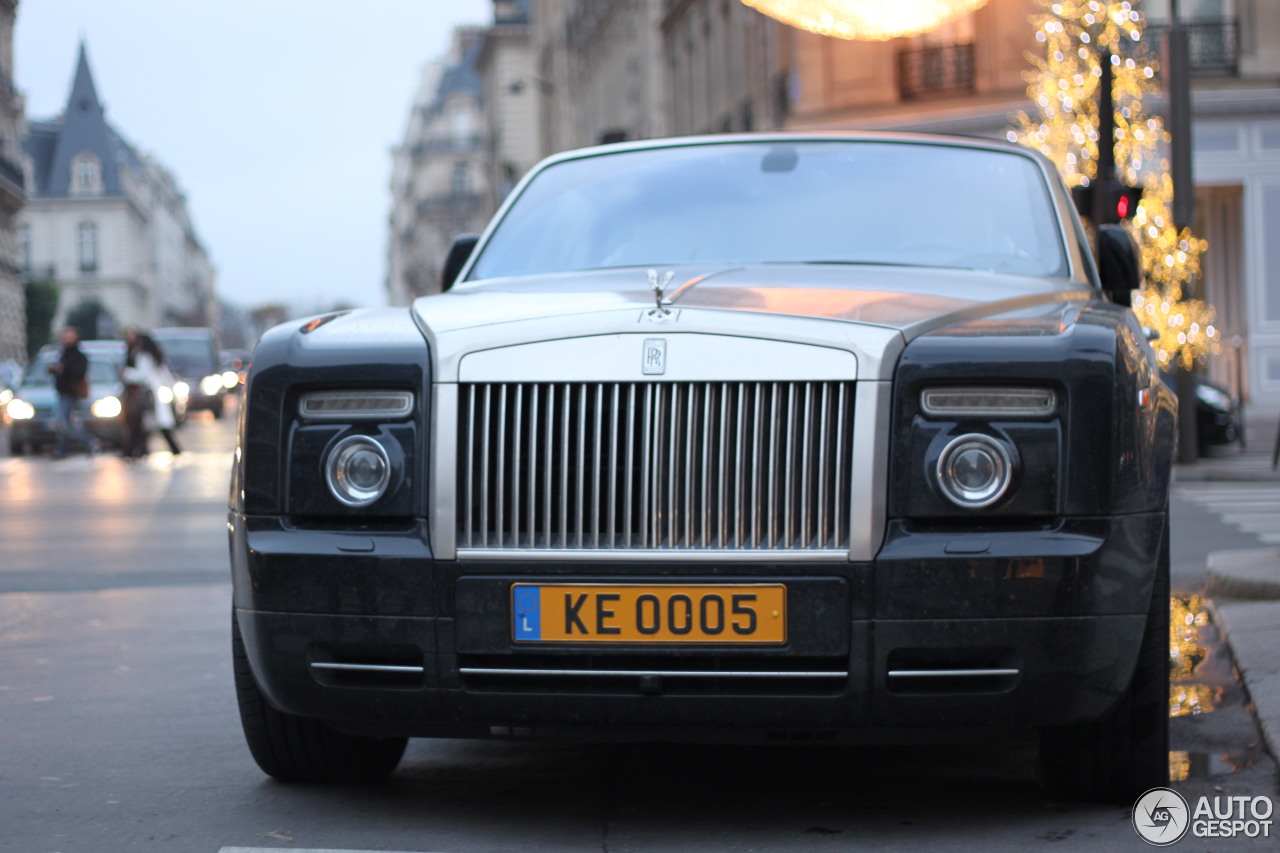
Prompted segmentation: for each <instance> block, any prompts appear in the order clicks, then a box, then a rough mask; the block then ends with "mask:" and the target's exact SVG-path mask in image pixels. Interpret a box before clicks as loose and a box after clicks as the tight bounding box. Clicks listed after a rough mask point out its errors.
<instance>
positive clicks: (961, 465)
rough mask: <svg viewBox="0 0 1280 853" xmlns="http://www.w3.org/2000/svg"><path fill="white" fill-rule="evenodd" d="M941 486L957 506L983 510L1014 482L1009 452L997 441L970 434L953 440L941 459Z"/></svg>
mask: <svg viewBox="0 0 1280 853" xmlns="http://www.w3.org/2000/svg"><path fill="white" fill-rule="evenodd" d="M937 478H938V485H939V486H940V487H941V489H942V493H943V494H944V495H946V496H947V499H948V500H949V501H951V502H952V503H953V504H955V505H956V506H959V507H964V508H965V509H980V508H982V507H984V506H990V505H991V504H993V503H995V502H996V501H998V500H999V499H1000V497H1001V496H1002V495H1003V494H1004V493H1005V491H1006V490H1007V489H1008V488H1009V483H1010V481H1011V480H1012V479H1013V464H1012V462H1011V461H1010V459H1009V452H1008V451H1007V450H1006V449H1005V448H1004V445H1003V444H1001V443H1000V442H999V441H997V440H996V439H994V438H992V437H991V436H989V435H983V434H981V433H969V434H968V435H962V436H959V437H958V438H954V439H952V440H951V441H950V442H949V443H948V444H947V446H946V447H945V448H943V451H942V455H941V456H939V457H938V468H937Z"/></svg>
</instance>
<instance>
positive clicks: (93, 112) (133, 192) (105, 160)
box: [19, 45, 218, 335]
mask: <svg viewBox="0 0 1280 853" xmlns="http://www.w3.org/2000/svg"><path fill="white" fill-rule="evenodd" d="M23 149H24V154H25V157H24V161H25V162H24V168H25V171H26V186H27V189H28V202H27V206H26V208H25V209H24V210H23V211H22V214H21V216H20V217H19V235H20V243H21V261H20V266H21V268H22V270H23V272H24V274H25V275H28V276H31V277H38V278H49V279H52V280H54V281H56V282H57V283H58V287H59V289H60V291H61V299H60V301H59V307H58V314H57V317H56V319H55V321H54V325H55V327H56V326H57V325H59V324H61V323H62V322H63V320H64V318H65V317H66V315H67V313H68V312H69V311H71V310H74V308H75V307H76V306H77V305H78V304H80V303H82V302H86V301H90V300H96V301H97V302H99V303H100V304H101V305H102V306H103V307H104V308H106V309H107V311H108V312H109V314H110V317H111V319H113V320H114V321H115V324H116V325H119V326H140V327H155V326H174V325H191V326H213V327H216V326H217V322H218V307H217V298H216V294H215V291H214V278H215V272H214V268H213V264H212V262H211V261H210V259H209V255H208V253H207V251H206V250H205V248H204V245H203V244H202V242H201V241H200V238H199V236H198V235H197V234H196V231H195V226H194V225H193V223H192V220H191V216H190V213H189V211H188V209H187V203H186V196H185V195H184V193H183V192H182V189H181V188H180V187H179V185H178V183H177V180H176V179H175V178H174V176H173V174H172V173H171V172H170V171H169V170H168V169H167V168H165V167H164V165H162V164H161V163H160V162H159V161H157V160H156V159H155V158H153V157H151V156H149V155H146V154H143V153H141V152H140V151H139V150H138V149H137V148H135V147H134V146H133V145H132V144H131V143H130V142H129V141H128V140H127V139H126V138H125V137H124V136H123V135H122V134H121V133H120V132H119V131H118V130H116V128H115V127H113V126H112V125H111V124H110V123H109V122H108V121H107V119H106V113H105V110H104V109H103V106H102V103H101V101H100V100H99V98H98V93H97V87H96V85H95V83H94V79H93V74H92V71H91V70H90V67H89V61H88V56H87V53H86V50H85V48H84V46H83V45H81V48H80V53H79V57H78V58H77V62H76V70H75V77H74V79H73V82H72V86H71V92H70V95H69V96H68V98H67V104H66V108H65V109H64V111H63V113H62V115H60V116H58V117H57V118H55V119H52V120H49V121H30V122H29V123H28V125H27V133H26V137H25V139H24V140H23ZM115 331H116V330H115V329H114V328H111V327H110V324H105V325H103V327H102V328H99V329H98V330H97V333H98V334H99V335H112V334H114V333H115Z"/></svg>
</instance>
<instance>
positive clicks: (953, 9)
mask: <svg viewBox="0 0 1280 853" xmlns="http://www.w3.org/2000/svg"><path fill="white" fill-rule="evenodd" d="M742 2H743V3H745V4H747V5H748V6H752V7H754V8H755V9H757V10H759V11H761V12H763V13H764V14H766V15H768V16H769V17H771V18H776V19H778V20H779V21H782V22H783V23H784V24H789V25H791V26H793V27H798V28H800V29H802V30H808V31H809V32H811V33H818V34H820V35H824V36H835V37H837V38H842V39H867V40H871V41H886V40H888V39H892V38H898V37H899V36H913V35H916V34H917V33H923V32H925V31H926V30H932V29H935V28H937V27H940V26H942V25H943V24H945V23H947V22H948V21H950V20H953V19H955V18H958V17H960V16H961V15H963V14H965V13H966V12H972V11H973V10H975V9H980V8H982V7H983V6H985V5H986V4H987V0H742Z"/></svg>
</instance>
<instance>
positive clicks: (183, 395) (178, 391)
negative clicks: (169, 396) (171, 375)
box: [173, 382, 191, 401]
mask: <svg viewBox="0 0 1280 853" xmlns="http://www.w3.org/2000/svg"><path fill="white" fill-rule="evenodd" d="M173 395H174V396H175V397H177V398H178V399H179V400H184V401H185V400H186V399H187V398H188V397H190V396H191V386H190V385H188V384H187V383H185V382H175V383H173Z"/></svg>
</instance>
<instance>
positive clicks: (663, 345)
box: [640, 338, 667, 376]
mask: <svg viewBox="0 0 1280 853" xmlns="http://www.w3.org/2000/svg"><path fill="white" fill-rule="evenodd" d="M640 369H641V371H643V372H644V375H645V376H661V375H662V374H664V373H666V372H667V339H666V338H645V339H644V350H643V352H642V358H641V362H640Z"/></svg>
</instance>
